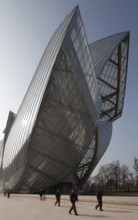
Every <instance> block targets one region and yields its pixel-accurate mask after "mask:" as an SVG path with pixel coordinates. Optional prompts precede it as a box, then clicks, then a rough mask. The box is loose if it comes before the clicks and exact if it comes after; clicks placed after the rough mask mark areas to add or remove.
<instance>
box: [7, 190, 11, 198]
mask: <svg viewBox="0 0 138 220" xmlns="http://www.w3.org/2000/svg"><path fill="white" fill-rule="evenodd" d="M10 195H11V192H10V190H8V193H7V198H8V199H9V198H10Z"/></svg>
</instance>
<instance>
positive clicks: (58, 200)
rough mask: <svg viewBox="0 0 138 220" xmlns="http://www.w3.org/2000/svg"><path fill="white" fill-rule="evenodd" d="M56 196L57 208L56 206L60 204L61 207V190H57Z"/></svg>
mask: <svg viewBox="0 0 138 220" xmlns="http://www.w3.org/2000/svg"><path fill="white" fill-rule="evenodd" d="M55 196H56V202H55V206H56V204H58V206H60V197H61V193H60V191H59V189H57V190H56V193H55Z"/></svg>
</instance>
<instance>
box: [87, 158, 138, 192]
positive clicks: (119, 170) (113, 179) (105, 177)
mask: <svg viewBox="0 0 138 220" xmlns="http://www.w3.org/2000/svg"><path fill="white" fill-rule="evenodd" d="M133 169H134V172H132V171H130V170H129V167H128V166H127V165H124V164H123V165H121V164H120V161H119V160H117V161H114V162H112V163H109V164H106V165H103V166H101V167H100V168H99V170H98V173H97V175H95V176H92V177H90V178H89V179H88V180H87V182H86V184H85V185H84V191H86V192H90V191H95V190H96V189H97V188H99V187H100V188H101V189H102V190H103V191H107V192H138V158H134V165H133Z"/></svg>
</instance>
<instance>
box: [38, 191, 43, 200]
mask: <svg viewBox="0 0 138 220" xmlns="http://www.w3.org/2000/svg"><path fill="white" fill-rule="evenodd" d="M39 196H40V201H42V200H43V193H42V192H40V193H39Z"/></svg>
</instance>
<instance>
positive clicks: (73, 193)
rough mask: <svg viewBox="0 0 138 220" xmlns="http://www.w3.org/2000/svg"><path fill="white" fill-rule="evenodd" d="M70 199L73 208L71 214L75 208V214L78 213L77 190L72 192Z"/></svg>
mask: <svg viewBox="0 0 138 220" xmlns="http://www.w3.org/2000/svg"><path fill="white" fill-rule="evenodd" d="M70 201H71V204H72V206H71V208H70V210H69V214H71V211H72V210H74V213H75V215H78V213H77V210H76V201H77V202H78V201H79V200H78V195H77V193H76V192H75V190H72V192H71V194H70Z"/></svg>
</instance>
